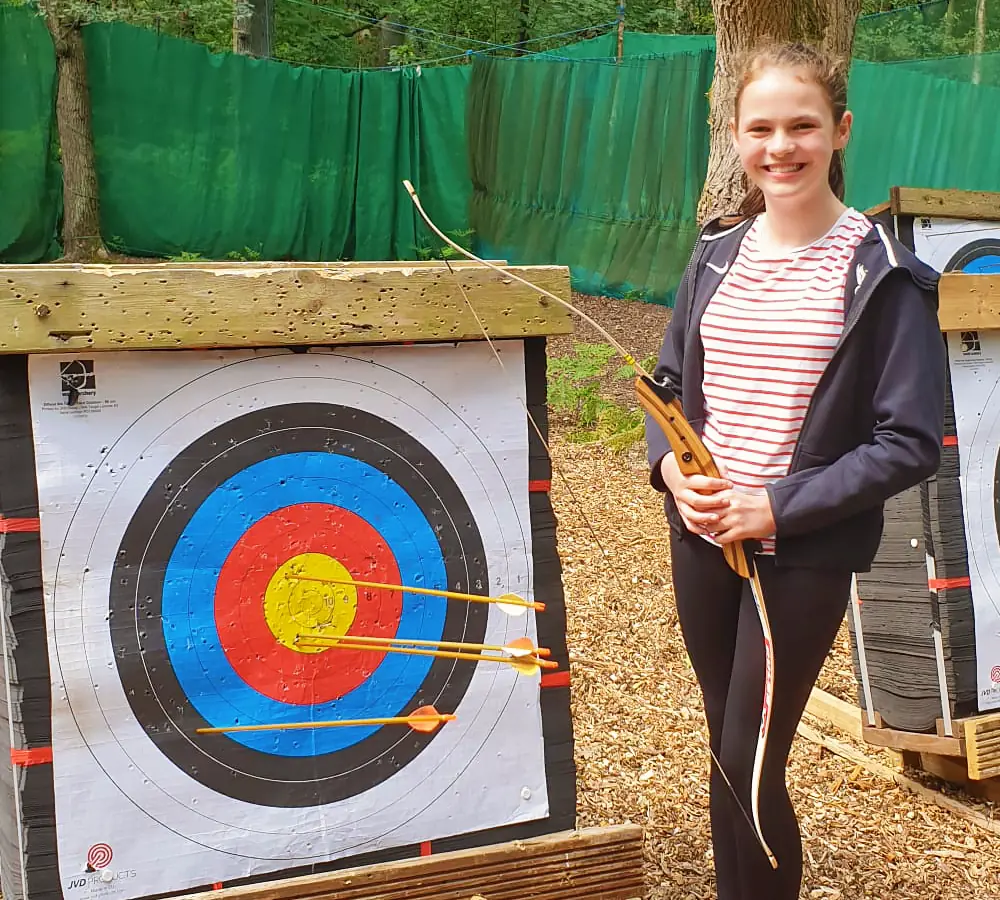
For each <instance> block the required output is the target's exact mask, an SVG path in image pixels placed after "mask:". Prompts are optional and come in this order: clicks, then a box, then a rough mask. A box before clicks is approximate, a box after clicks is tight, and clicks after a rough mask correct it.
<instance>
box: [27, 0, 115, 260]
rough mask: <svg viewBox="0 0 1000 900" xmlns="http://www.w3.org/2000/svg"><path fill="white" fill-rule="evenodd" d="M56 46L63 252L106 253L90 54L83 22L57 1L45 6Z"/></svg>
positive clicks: (70, 256) (71, 255)
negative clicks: (85, 45) (89, 86)
mask: <svg viewBox="0 0 1000 900" xmlns="http://www.w3.org/2000/svg"><path fill="white" fill-rule="evenodd" d="M42 11H43V13H44V14H45V24H46V26H47V27H48V29H49V34H51V35H52V42H53V44H54V45H55V51H56V74H57V77H58V90H57V93H56V124H57V127H58V130H59V148H60V153H61V156H62V170H63V258H64V259H65V260H67V261H69V262H82V261H87V260H93V259H107V258H108V253H107V250H106V249H105V247H104V242H103V241H102V240H101V212H100V203H99V200H98V191H97V170H96V168H95V166H94V138H93V132H92V130H91V124H90V92H89V91H88V89H87V58H86V54H85V53H84V48H83V34H82V32H81V31H80V23H79V22H78V21H73V20H70V19H68V18H64V14H63V11H62V10H61V9H60V7H59V5H58V3H54V2H53V3H46V4H44V5H43V6H42Z"/></svg>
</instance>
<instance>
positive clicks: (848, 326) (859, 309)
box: [788, 266, 897, 475]
mask: <svg viewBox="0 0 1000 900" xmlns="http://www.w3.org/2000/svg"><path fill="white" fill-rule="evenodd" d="M896 268H897V267H896V266H889V268H888V269H887V270H886V271H885V272H882V274H880V275H879V276H878V277H877V278H876V279H875V280H874V281H873V282H872V284H871V287H870V288H869V289H868V293H867V295H866V297H865V301H864V303H860V304H858V305H857V306H856V307H855V308H854V309H852V310H851V315H850V317H849V318H848V320H847V322H846V323H845V325H844V328H843V330H842V331H841V332H840V339H839V340H838V341H837V345H836V346H835V347H834V348H833V353H831V354H830V359H829V361H828V362H827V364H826V367H825V368H824V369H823V373H822V374H821V375H820V376H819V380H818V381H817V382H816V388H815V390H813V392H812V396H811V397H810V398H809V403H808V404H807V406H806V414H805V415H804V416H803V417H802V426H801V427H800V428H799V437H798V440H796V442H795V447H794V449H793V450H792V458H791V460H790V462H789V463H788V474H789V475H791V474H792V473H793V472H794V471H795V464H796V463H797V462H798V459H799V449H800V448H801V446H802V438H803V436H804V435H805V433H806V426H807V425H808V424H809V415H810V413H812V411H813V404H814V402H815V399H816V395H817V394H818V393H819V391H820V386H821V385H822V384H823V379H824V378H826V376H827V373H828V372H829V371H830V367H831V365H832V364H833V361H834V359H835V358H836V356H837V354H838V353H839V352H840V350H841V348H842V347H843V346H844V343H845V342H846V340H847V338H848V337H849V336H850V333H851V332H852V331H853V330H854V326H855V325H857V324H858V321H859V320H860V319H861V314H862V313H863V312H864V311H865V309H866V308H867V306H868V302H869V301H870V300H871V298H872V295H873V294H874V293H875V291H876V290H877V289H878V286H879V285H880V284H881V283H882V282H883V281H884V280H885V279H886V277H888V275H889V274H890V273H891V272H894V271H896Z"/></svg>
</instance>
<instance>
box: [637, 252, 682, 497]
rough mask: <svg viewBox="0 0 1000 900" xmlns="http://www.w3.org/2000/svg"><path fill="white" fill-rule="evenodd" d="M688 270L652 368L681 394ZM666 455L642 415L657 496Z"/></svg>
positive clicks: (663, 442) (658, 432)
mask: <svg viewBox="0 0 1000 900" xmlns="http://www.w3.org/2000/svg"><path fill="white" fill-rule="evenodd" d="M688 271H689V270H688V269H685V272H684V276H683V277H682V278H681V283H680V285H678V287H677V296H676V298H675V301H674V311H673V312H672V313H671V315H670V322H669V323H668V324H667V330H666V333H665V334H664V337H663V345H662V346H661V347H660V356H659V359H658V360H657V363H656V368H655V369H653V373H652V374H653V378H654V379H655V380H656V381H658V382H660V383H666V384H668V385H670V388H671V390H672V391H673V392H674V393H675V394H676V395H677V396H678V397H680V396H682V395H681V370H682V369H683V367H684V341H685V339H686V336H687V321H688V314H689V311H690V308H691V298H690V296H689V287H690V285H689V282H688ZM669 452H670V442H669V441H668V440H667V436H666V435H665V434H664V433H663V430H662V429H661V428H660V426H659V425H657V424H656V422H655V421H654V420H653V417H652V416H650V415H649V413H646V455H647V458H648V461H649V483H650V485H651V486H652V487H653V488H654V489H655V490H657V491H659V492H660V493H665V492H666V490H667V486H666V484H665V483H664V481H663V478H662V476H661V475H660V460H662V459H663V457H664V456H666V455H667V454H668V453H669Z"/></svg>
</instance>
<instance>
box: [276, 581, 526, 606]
mask: <svg viewBox="0 0 1000 900" xmlns="http://www.w3.org/2000/svg"><path fill="white" fill-rule="evenodd" d="M285 577H286V578H288V579H290V580H292V581H316V582H319V583H320V584H342V585H345V586H348V587H369V588H381V589H383V590H386V591H406V593H408V594H427V595H429V596H431V597H446V598H449V599H452V600H467V601H468V602H469V603H506V604H508V605H509V606H527V607H529V608H531V609H538V606H539V604H537V603H532V602H531V601H530V600H523V599H521V598H520V597H516V598H515V597H510V598H509V599H508V598H506V597H504V598H503V599H502V600H501V599H499V598H496V597H483V596H481V595H479V594H463V593H460V592H459V591H444V590H439V589H438V588H421V587H407V586H406V585H404V584H383V583H382V582H380V581H355V580H348V579H346V578H316V577H314V576H312V575H286V576H285Z"/></svg>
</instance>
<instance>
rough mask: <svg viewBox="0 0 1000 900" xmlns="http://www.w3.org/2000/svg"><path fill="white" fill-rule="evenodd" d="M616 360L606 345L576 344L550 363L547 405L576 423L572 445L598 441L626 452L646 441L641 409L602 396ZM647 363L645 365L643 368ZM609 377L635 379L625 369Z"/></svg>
mask: <svg viewBox="0 0 1000 900" xmlns="http://www.w3.org/2000/svg"><path fill="white" fill-rule="evenodd" d="M614 356H615V351H614V350H613V349H612V348H611V347H610V346H608V345H607V344H582V343H577V344H575V345H574V347H573V353H572V354H570V355H567V356H559V357H554V358H553V359H550V360H549V373H548V402H549V405H550V406H551V407H552V409H553V410H557V411H559V412H562V413H564V414H566V415H568V416H569V417H570V418H571V420H572V421H573V424H574V427H573V428H572V429H571V430H570V432H569V435H568V437H569V439H570V440H571V441H574V442H578V443H594V442H597V441H599V442H601V443H602V444H603V445H604V446H605V447H607V448H609V449H611V450H614V451H623V450H627V449H629V448H631V447H634V446H635V445H636V444H637V443H639V442H641V441H642V440H644V438H645V431H644V428H645V419H644V416H643V413H642V411H641V410H640V409H637V408H628V407H625V406H623V405H621V404H620V403H615V402H614V401H612V400H609V399H607V398H606V397H604V396H603V395H602V394H601V379H602V378H605V377H607V376H608V375H609V372H608V368H609V364H610V363H611V361H612V358H613V357H614ZM654 362H655V359H654ZM647 363H648V360H647V361H646V363H643V367H644V368H645V367H646V364H647ZM610 374H611V376H612V377H614V378H625V379H628V378H632V377H634V370H633V369H632V367H631V366H623V367H620V368H618V369H616V370H615V371H614V372H613V373H610Z"/></svg>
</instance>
